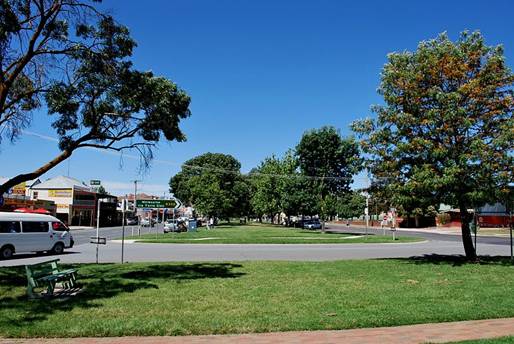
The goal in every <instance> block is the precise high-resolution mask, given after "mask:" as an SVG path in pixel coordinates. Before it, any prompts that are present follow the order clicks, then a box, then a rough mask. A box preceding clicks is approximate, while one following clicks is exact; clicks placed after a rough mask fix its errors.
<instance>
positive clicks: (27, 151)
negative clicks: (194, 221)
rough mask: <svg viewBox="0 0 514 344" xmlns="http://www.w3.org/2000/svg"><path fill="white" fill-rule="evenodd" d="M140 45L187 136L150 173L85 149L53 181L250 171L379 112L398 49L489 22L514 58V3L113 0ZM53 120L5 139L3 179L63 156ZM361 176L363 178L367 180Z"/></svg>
mask: <svg viewBox="0 0 514 344" xmlns="http://www.w3.org/2000/svg"><path fill="white" fill-rule="evenodd" d="M102 7H103V8H105V9H108V10H109V11H110V12H111V13H112V14H113V15H114V16H115V17H116V18H117V19H118V20H119V21H120V22H121V23H123V24H125V25H126V26H128V27H129V29H130V31H131V33H132V35H133V37H134V38H135V40H136V41H137V42H138V48H137V49H136V50H135V52H134V57H133V60H134V63H135V66H136V68H138V69H142V70H152V71H153V72H154V73H155V74H158V75H163V76H166V77H168V78H170V79H172V80H173V81H174V82H176V83H177V84H178V85H179V86H180V87H181V88H183V89H184V90H186V91H187V92H188V93H189V94H190V95H191V97H192V104H191V111H192V116H191V117H190V118H189V119H187V120H185V121H184V122H183V123H182V126H181V127H182V128H183V130H184V132H185V133H186V135H187V137H188V141H187V142H184V143H167V142H161V143H160V144H159V147H158V149H157V150H156V151H155V157H156V160H155V161H154V163H153V165H152V168H151V170H149V171H148V172H146V173H145V174H143V175H141V174H139V172H138V162H137V159H134V158H133V157H132V155H133V154H134V153H126V154H125V156H124V158H123V159H120V156H118V155H116V154H105V153H101V152H98V151H94V150H83V151H77V152H75V153H74V155H73V156H72V158H71V160H70V162H69V163H68V162H65V163H62V164H61V165H59V166H57V167H56V168H54V169H53V170H51V171H50V172H49V173H47V174H46V175H45V176H43V179H46V178H48V177H52V176H56V175H61V174H64V175H67V174H68V169H69V174H70V176H72V177H76V178H78V179H81V180H85V181H88V180H90V179H101V180H102V181H103V183H104V184H105V187H106V189H107V190H108V191H111V192H112V193H114V194H122V193H124V192H130V190H131V183H130V181H131V180H134V179H140V180H143V181H142V183H141V184H142V189H143V191H146V192H151V193H155V194H159V195H162V194H163V193H164V192H166V191H168V190H167V183H168V180H169V177H170V176H171V175H173V174H174V173H176V172H177V171H178V170H179V168H180V164H181V163H183V162H184V161H185V160H187V159H190V158H192V157H194V156H196V155H199V154H202V153H205V152H208V151H210V152H222V153H228V154H232V155H233V156H235V157H236V158H237V159H238V160H239V161H241V163H242V170H243V172H247V171H249V170H250V169H251V168H252V167H255V166H256V165H258V164H259V162H260V161H261V160H262V159H263V158H264V157H266V156H269V155H271V154H277V155H280V154H282V153H283V152H285V151H286V150H287V149H288V148H292V147H294V146H295V145H296V144H297V143H298V141H299V139H300V137H301V135H302V133H303V132H304V131H305V130H308V129H310V128H317V127H320V126H323V125H333V126H335V127H337V128H339V129H340V130H341V133H342V134H344V135H347V134H350V133H349V129H348V126H349V124H350V123H351V122H352V121H353V120H355V119H357V118H361V117H365V116H369V115H371V114H370V111H369V108H370V105H372V104H377V103H380V102H381V98H380V97H379V96H378V95H377V93H376V88H377V86H378V83H379V76H380V71H381V68H382V66H383V64H384V63H385V62H386V56H387V53H389V52H393V51H403V50H414V49H415V48H416V46H417V44H418V42H419V41H421V40H426V39H430V38H434V37H436V36H437V35H438V34H439V33H440V32H443V31H447V32H448V34H449V35H450V37H451V38H452V39H455V38H457V36H458V34H459V32H461V31H463V30H466V29H467V30H480V31H481V32H482V33H483V34H484V36H485V38H486V41H487V43H488V44H489V45H496V44H503V45H504V47H505V55H506V57H507V63H508V64H509V65H510V66H511V67H512V66H513V64H514V25H512V13H513V12H514V2H512V1H507V0H504V1H500V0H498V1H488V2H486V1H469V0H467V1H352V2H350V1H336V0H334V1H327V0H321V1H279V0H275V1H271V0H269V1H268V0H259V1H248V0H240V1H236V0H232V1H226V0H216V1H212V0H210V1H207V0H206V1H199V0H191V1H175V0H152V1H121V0H118V1H109V0H104V3H103V4H102ZM50 122H51V118H49V116H47V114H46V113H45V112H37V113H35V114H34V122H33V124H32V126H31V127H30V128H28V131H29V132H31V133H35V134H37V135H30V134H27V135H25V136H23V137H22V138H21V139H20V140H19V141H17V142H16V144H15V145H11V144H9V143H7V142H6V141H4V142H3V143H2V145H1V146H0V167H1V168H0V176H11V175H14V174H18V173H23V172H28V171H31V170H33V169H35V168H37V167H38V166H40V165H41V164H43V163H44V162H46V161H48V160H50V159H51V158H52V157H54V156H55V155H56V154H57V153H58V148H57V145H56V142H54V141H53V140H52V138H54V137H55V136H56V135H55V132H54V131H53V130H52V129H51V128H50V126H49V123H50ZM363 182H364V181H363V179H362V176H359V177H358V178H357V181H356V183H357V184H362V183H363Z"/></svg>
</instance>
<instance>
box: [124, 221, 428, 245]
mask: <svg viewBox="0 0 514 344" xmlns="http://www.w3.org/2000/svg"><path fill="white" fill-rule="evenodd" d="M129 239H136V240H137V241H140V242H153V243H187V244H334V243H337V244H351V243H392V242H415V241H420V240H423V239H420V238H417V237H397V238H396V239H397V240H395V241H393V239H392V237H391V236H382V235H368V236H364V235H355V234H344V233H328V232H327V233H321V232H320V231H313V230H303V229H294V228H285V227H279V226H261V225H243V226H230V225H223V226H216V227H215V229H211V230H207V229H206V228H205V227H202V228H199V229H198V232H185V233H166V234H162V233H161V234H144V235H141V236H140V237H138V236H133V237H129Z"/></svg>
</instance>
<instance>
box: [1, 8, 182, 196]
mask: <svg viewBox="0 0 514 344" xmlns="http://www.w3.org/2000/svg"><path fill="white" fill-rule="evenodd" d="M0 1H1V2H0V3H1V4H2V7H1V10H0V19H1V20H0V23H1V24H0V66H1V75H2V78H0V125H1V126H2V133H6V135H7V136H8V137H9V138H10V139H11V140H14V139H15V138H16V137H17V136H18V135H19V134H20V133H21V132H22V129H23V128H25V127H26V126H27V125H29V123H30V118H31V114H32V112H33V111H34V110H35V109H37V108H39V107H41V106H43V105H45V106H46V108H47V109H48V112H49V114H50V115H51V116H52V117H54V121H53V123H52V127H53V128H54V129H55V130H56V133H57V135H58V137H59V149H60V150H61V152H60V153H59V154H58V155H57V156H56V157H55V158H54V159H52V160H50V161H48V162H47V163H45V164H43V165H42V166H41V167H39V168H37V169H36V170H34V171H31V172H28V173H22V174H19V175H17V176H14V177H13V178H11V179H10V180H8V181H6V182H5V183H3V184H1V185H0V195H1V194H2V193H4V192H6V191H7V190H8V189H9V188H11V187H12V186H14V185H16V184H19V183H20V182H23V181H26V180H31V179H35V178H37V177H39V176H41V175H42V174H44V173H45V172H47V171H49V170H50V169H51V168H53V167H54V166H56V165H57V164H59V163H61V162H62V161H64V160H66V159H67V158H69V157H70V156H71V155H72V153H73V152H74V151H75V150H77V149H79V148H83V147H92V148H98V149H106V150H113V151H118V152H119V151H124V150H135V151H137V152H139V153H140V157H141V163H142V166H143V167H147V166H148V164H149V162H150V161H151V158H152V148H153V147H154V145H155V143H156V142H158V141H159V140H160V138H161V136H164V138H165V139H166V140H170V141H171V140H177V141H183V140H185V137H184V135H183V133H182V132H181V131H180V129H179V126H178V125H179V122H180V120H181V119H184V118H186V117H188V116H189V115H190V111H189V103H190V98H189V96H188V95H187V94H186V93H185V92H183V91H182V90H180V89H179V88H178V87H177V86H176V85H175V84H174V83H172V82H171V81H169V80H167V79H165V78H163V77H157V76H154V75H153V74H152V73H151V72H140V71H137V70H134V69H133V68H132V63H131V62H130V57H131V55H132V51H133V48H134V47H135V42H134V41H133V40H132V38H131V37H130V35H129V32H128V29H127V28H126V27H124V26H122V25H120V24H118V23H116V21H115V20H114V19H113V18H112V17H111V16H108V15H105V14H102V13H100V12H99V11H98V10H97V9H96V8H95V7H93V6H92V5H90V4H89V3H88V2H85V1H78V0H67V1H64V0H40V1H29V0H17V1H14V0H11V1H10V0H0ZM4 129H6V130H4Z"/></svg>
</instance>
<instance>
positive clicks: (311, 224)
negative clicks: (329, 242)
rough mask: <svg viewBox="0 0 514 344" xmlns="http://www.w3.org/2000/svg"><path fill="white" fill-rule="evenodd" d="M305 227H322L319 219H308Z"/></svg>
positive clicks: (304, 224)
mask: <svg viewBox="0 0 514 344" xmlns="http://www.w3.org/2000/svg"><path fill="white" fill-rule="evenodd" d="M303 228H304V229H321V223H320V222H319V220H308V221H305V222H304V223H303Z"/></svg>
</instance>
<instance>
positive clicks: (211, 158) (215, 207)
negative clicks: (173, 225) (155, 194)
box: [170, 153, 249, 219]
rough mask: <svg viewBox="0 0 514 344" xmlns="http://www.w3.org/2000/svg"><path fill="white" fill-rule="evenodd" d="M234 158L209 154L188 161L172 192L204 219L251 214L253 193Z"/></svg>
mask: <svg viewBox="0 0 514 344" xmlns="http://www.w3.org/2000/svg"><path fill="white" fill-rule="evenodd" d="M240 169H241V164H240V163H239V161H237V160H236V159H235V158H234V157H232V156H231V155H226V154H221V153H206V154H203V155H200V156H197V157H195V158H193V159H190V160H188V161H186V162H185V163H184V164H183V165H182V169H181V171H180V172H179V173H177V174H176V175H175V176H173V177H172V178H171V179H170V191H171V192H173V194H174V195H175V196H176V197H177V198H179V199H180V200H181V201H183V202H185V203H186V204H189V205H192V206H194V207H195V208H196V210H197V211H198V212H200V213H202V214H203V215H207V216H209V217H211V216H213V217H218V218H225V219H229V218H230V217H231V216H241V215H244V214H245V213H247V212H248V207H249V206H248V203H249V201H248V197H249V195H248V194H249V189H248V185H247V184H246V182H245V180H244V179H243V177H242V176H241V173H240Z"/></svg>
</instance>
